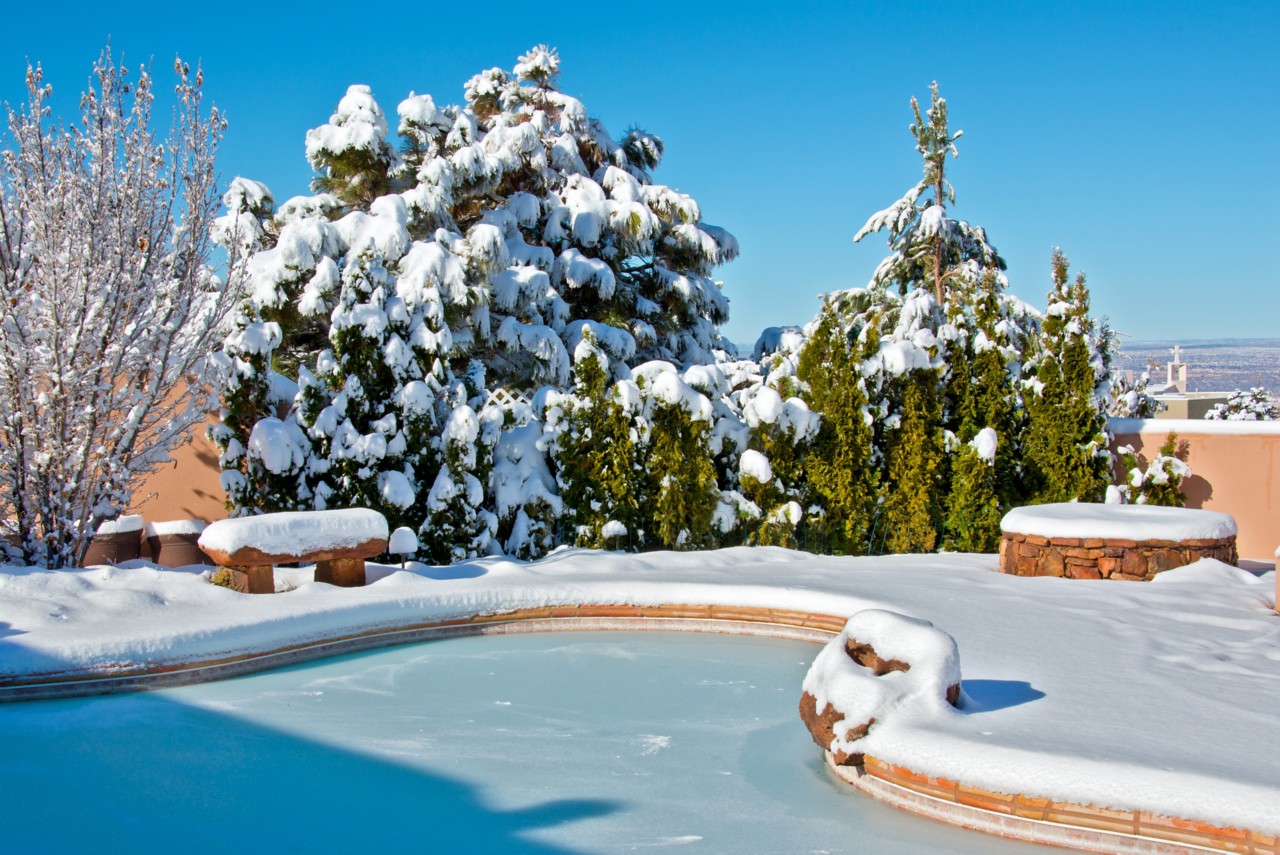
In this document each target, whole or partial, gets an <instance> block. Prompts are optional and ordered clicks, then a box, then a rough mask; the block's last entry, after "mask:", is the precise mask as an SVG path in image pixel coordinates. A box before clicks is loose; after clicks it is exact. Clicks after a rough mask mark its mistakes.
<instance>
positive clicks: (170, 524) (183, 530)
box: [144, 520, 209, 537]
mask: <svg viewBox="0 0 1280 855" xmlns="http://www.w3.org/2000/svg"><path fill="white" fill-rule="evenodd" d="M208 527H209V524H208V523H206V522H205V521H204V520H164V521H161V522H149V523H147V524H146V526H145V529H144V533H145V534H146V536H147V537H163V536H165V535H178V534H200V533H201V532H203V531H204V530H205V529H206V528H208Z"/></svg>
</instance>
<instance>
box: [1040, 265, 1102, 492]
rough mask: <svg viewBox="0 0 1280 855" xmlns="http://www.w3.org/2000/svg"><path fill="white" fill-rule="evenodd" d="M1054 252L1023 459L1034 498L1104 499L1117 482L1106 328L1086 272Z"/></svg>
mask: <svg viewBox="0 0 1280 855" xmlns="http://www.w3.org/2000/svg"><path fill="white" fill-rule="evenodd" d="M1069 268H1070V262H1068V260H1067V257H1066V256H1065V255H1063V253H1062V251H1061V250H1059V249H1054V252H1053V288H1052V290H1050V291H1049V296H1048V308H1047V309H1046V311H1045V319H1044V324H1043V328H1042V333H1041V335H1040V337H1039V339H1038V340H1037V342H1036V344H1035V352H1034V354H1033V356H1032V358H1031V359H1030V360H1029V363H1028V365H1027V374H1028V379H1027V381H1026V387H1027V393H1026V409H1027V415H1028V419H1029V421H1028V426H1027V431H1026V440H1025V452H1024V458H1025V459H1024V462H1025V465H1026V470H1027V480H1028V484H1029V486H1030V498H1031V501H1032V502H1033V503H1036V504H1040V503H1044V502H1069V501H1072V500H1076V499H1079V500H1080V501H1082V502H1099V501H1102V499H1103V496H1104V493H1105V491H1106V487H1107V484H1108V483H1109V482H1110V471H1111V455H1110V452H1108V450H1107V434H1106V426H1107V415H1106V406H1107V400H1108V398H1109V395H1110V385H1109V381H1110V371H1111V367H1110V365H1109V363H1108V361H1107V354H1108V352H1107V350H1106V348H1105V345H1104V344H1103V338H1104V334H1103V330H1102V329H1101V327H1100V326H1099V324H1098V323H1097V322H1096V321H1094V320H1093V319H1092V318H1091V317H1090V316H1089V291H1088V288H1087V287H1086V285H1085V279H1084V275H1083V274H1079V275H1077V276H1076V278H1075V280H1074V282H1071V281H1069Z"/></svg>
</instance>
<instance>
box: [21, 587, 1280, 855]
mask: <svg viewBox="0 0 1280 855" xmlns="http://www.w3.org/2000/svg"><path fill="white" fill-rule="evenodd" d="M845 622H846V618H845V617H841V616H838V615H829V614H820V613H814V612H805V611H793V610H787V609H766V608H759V607H752V606H716V605H708V606H697V605H662V606H632V605H580V606H578V605H565V606H552V607H544V608H529V609H515V610H511V611H502V612H485V613H481V614H474V615H470V616H465V617H457V618H452V619H446V620H440V621H432V622H421V623H411V624H405V625H402V626H396V627H386V626H383V627H378V628H371V629H367V630H362V631H357V632H353V633H347V634H343V635H337V636H332V637H328V638H323V639H317V640H313V641H310V642H306V643H299V644H291V645H286V646H282V647H278V648H275V649H271V650H262V651H254V652H245V653H240V654H235V655H231V656H225V657H219V658H210V659H202V660H189V661H184V662H177V663H153V664H137V665H133V666H122V667H119V668H114V669H111V670H109V671H107V670H103V669H97V670H83V671H76V672H61V673H57V674H44V675H23V676H19V677H13V678H5V679H0V702H11V701H26V700H49V699H59V698H76V697H89V696H95V695H105V694H116V693H124V692H135V691H145V690H150V689H161V688H169V687H174V686H182V685H189V684H194V683H204V682H210V681H213V680H220V679H224V678H228V677H235V676H241V675H247V674H253V673H257V672H261V671H267V670H271V669H274V668H280V667H285V666H289V665H297V664H302V663H305V662H310V661H314V660H317V659H324V658H329V657H333V656H340V655H345V654H348V653H358V652H362V651H367V650H374V649H378V648H384V647H391V646H396V645H401V644H412V643H416V642H421V641H431V640H436V639H444V638H455V637H464V636H477V635H500V634H508V633H527V632H564V631H570V632H573V631H607V630H622V631H668V632H669V631H680V632H711V633H725V634H732V635H746V636H763V637H771V638H781V639H789V640H796V641H806V642H812V643H819V644H821V643H825V642H826V641H828V640H829V639H830V638H831V637H832V636H834V635H836V634H838V633H839V632H840V630H842V629H843V628H844V625H845ZM825 756H826V762H827V766H828V768H829V769H830V770H831V771H832V772H833V773H834V774H835V776H836V777H837V778H839V779H840V780H841V781H843V782H845V783H847V784H849V785H851V786H852V787H854V788H855V789H857V790H858V791H859V792H861V793H863V794H866V795H868V796H870V797H872V798H874V799H876V800H877V801H881V802H883V803H886V804H889V805H891V806H893V807H896V808H899V809H901V810H905V811H908V812H910V813H915V814H917V815H920V816H924V817H926V818H929V819H933V820H936V821H940V822H944V823H947V824H949V825H955V826H959V827H963V828H968V829H972V830H976V831H981V832H984V833H988V834H993V835H996V836H1000V837H1009V838H1013V839H1017V840H1022V841H1025V842H1030V843H1038V844H1046V845H1051V846H1058V847H1065V848H1071V849H1078V850H1083V851H1091V852H1117V853H1162V855H1163V854H1164V853H1180V852H1223V851H1227V852H1244V853H1257V855H1280V839H1277V838H1276V837H1274V836H1270V835H1265V834H1261V833H1259V832H1253V831H1247V830H1242V829H1236V828H1222V827H1218V826H1213V825H1210V824H1208V823H1204V822H1199V821H1195V820H1184V819H1178V818H1173V817H1167V816H1160V815H1156V814H1152V813H1148V812H1145V811H1142V812H1140V811H1117V810H1109V809H1106V808H1097V807H1093V806H1090V805H1076V804H1070V803H1065V802H1054V801H1052V800H1050V799H1045V798H1035V797H1030V796H1025V795H1020V794H1014V795H1010V794H1003V793H993V792H990V791H986V790H983V789H981V788H978V787H972V786H969V785H966V784H965V783H963V782H962V781H956V780H951V779H947V778H932V777H929V776H927V775H922V774H919V773H916V772H914V771H912V770H910V769H908V768H906V767H902V766H897V765H895V764H893V763H891V762H888V761H886V760H884V759H882V758H877V757H873V756H871V755H866V757H865V762H864V765H862V766H856V767H849V766H838V765H836V764H835V763H834V761H833V759H832V757H831V755H830V753H829V752H828V753H826V755H825Z"/></svg>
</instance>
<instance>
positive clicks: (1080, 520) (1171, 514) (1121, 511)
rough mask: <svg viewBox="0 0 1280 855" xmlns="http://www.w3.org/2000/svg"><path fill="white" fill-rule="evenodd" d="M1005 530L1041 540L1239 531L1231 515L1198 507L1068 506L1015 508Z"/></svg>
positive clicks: (1204, 535) (1222, 534)
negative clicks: (1043, 538) (1032, 535)
mask: <svg viewBox="0 0 1280 855" xmlns="http://www.w3.org/2000/svg"><path fill="white" fill-rule="evenodd" d="M1000 528H1001V529H1002V530H1003V531H1012V532H1017V533H1019V534H1034V535H1038V536H1040V537H1107V538H1125V539H1128V540H1193V539H1200V538H1206V539H1207V538H1213V539H1220V538H1224V537H1232V536H1234V535H1235V534H1236V533H1237V530H1236V521H1235V519H1234V518H1233V517H1232V516H1231V515H1230V514H1222V513H1218V512H1217V511H1202V510H1194V509H1192V508H1159V507H1153V506H1150V505H1109V504H1092V503H1089V502H1062V503H1058V504H1052V505H1029V506H1027V507H1023V508H1014V509H1013V510H1011V511H1009V513H1007V514H1005V515H1004V519H1002V520H1001V521H1000Z"/></svg>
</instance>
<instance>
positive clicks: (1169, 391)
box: [1147, 345, 1231, 419]
mask: <svg viewBox="0 0 1280 855" xmlns="http://www.w3.org/2000/svg"><path fill="white" fill-rule="evenodd" d="M1170 353H1172V354H1173V361H1172V362H1167V363H1165V381H1164V383H1162V384H1152V385H1150V386H1148V387H1147V391H1148V392H1149V393H1150V394H1151V396H1152V397H1153V398H1155V399H1156V400H1157V401H1159V402H1160V403H1162V404H1164V406H1165V409H1164V411H1163V412H1161V413H1160V414H1159V415H1157V416H1156V418H1158V419H1203V418H1204V417H1205V413H1207V412H1209V411H1210V410H1212V409H1213V408H1214V407H1215V406H1217V405H1218V404H1225V403H1226V402H1227V399H1228V398H1229V397H1231V393H1230V392H1188V391H1187V363H1185V362H1183V361H1182V347H1181V346H1179V345H1174V348H1173V350H1171V351H1170Z"/></svg>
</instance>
